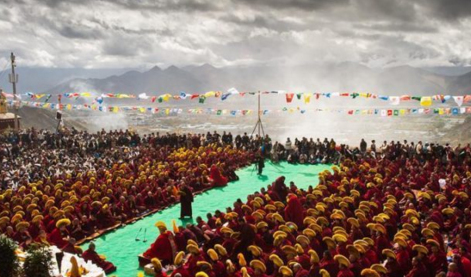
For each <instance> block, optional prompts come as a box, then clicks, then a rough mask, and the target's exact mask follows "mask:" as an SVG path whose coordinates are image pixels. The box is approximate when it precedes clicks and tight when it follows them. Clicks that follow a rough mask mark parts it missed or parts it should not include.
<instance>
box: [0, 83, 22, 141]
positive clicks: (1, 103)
mask: <svg viewBox="0 0 471 277" xmlns="http://www.w3.org/2000/svg"><path fill="white" fill-rule="evenodd" d="M20 119H21V117H20V116H18V127H20ZM14 128H15V114H14V113H9V112H8V105H7V98H6V97H5V95H4V94H3V93H2V92H1V90H0V133H1V132H4V131H5V130H8V129H14Z"/></svg>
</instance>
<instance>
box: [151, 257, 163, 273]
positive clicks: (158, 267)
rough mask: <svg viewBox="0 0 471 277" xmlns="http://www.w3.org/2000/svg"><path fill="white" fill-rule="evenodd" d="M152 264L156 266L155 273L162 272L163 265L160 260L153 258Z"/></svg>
mask: <svg viewBox="0 0 471 277" xmlns="http://www.w3.org/2000/svg"><path fill="white" fill-rule="evenodd" d="M150 262H151V263H152V265H153V266H154V270H155V271H162V263H161V262H160V260H159V259H157V258H153V259H152V260H151V261H150Z"/></svg>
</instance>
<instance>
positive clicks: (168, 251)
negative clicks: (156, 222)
mask: <svg viewBox="0 0 471 277" xmlns="http://www.w3.org/2000/svg"><path fill="white" fill-rule="evenodd" d="M176 250H177V247H176V244H175V241H174V239H173V234H172V233H171V232H170V231H165V232H164V233H162V234H160V235H159V236H158V237H157V239H156V240H155V242H154V243H152V245H151V246H150V248H149V249H147V251H146V252H144V257H147V258H150V259H152V258H159V259H160V260H161V261H162V263H163V264H165V265H167V264H172V263H173V257H174V255H175V252H176Z"/></svg>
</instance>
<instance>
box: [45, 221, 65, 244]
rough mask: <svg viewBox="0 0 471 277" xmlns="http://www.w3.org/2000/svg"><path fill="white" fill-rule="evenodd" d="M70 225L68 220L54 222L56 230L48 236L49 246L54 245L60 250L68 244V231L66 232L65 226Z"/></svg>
mask: <svg viewBox="0 0 471 277" xmlns="http://www.w3.org/2000/svg"><path fill="white" fill-rule="evenodd" d="M69 225H70V220H69V219H68V218H63V219H60V220H58V221H57V222H56V228H55V229H54V230H53V231H52V233H50V234H49V236H48V238H47V239H48V240H49V242H50V243H51V244H54V245H56V246H57V247H58V248H60V249H62V248H64V247H65V246H67V244H68V240H69V231H67V226H69Z"/></svg>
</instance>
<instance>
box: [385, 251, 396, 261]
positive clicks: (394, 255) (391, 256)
mask: <svg viewBox="0 0 471 277" xmlns="http://www.w3.org/2000/svg"><path fill="white" fill-rule="evenodd" d="M382 254H383V255H384V256H386V257H388V258H393V259H396V254H395V253H394V252H393V251H392V250H391V249H383V251H382Z"/></svg>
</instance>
